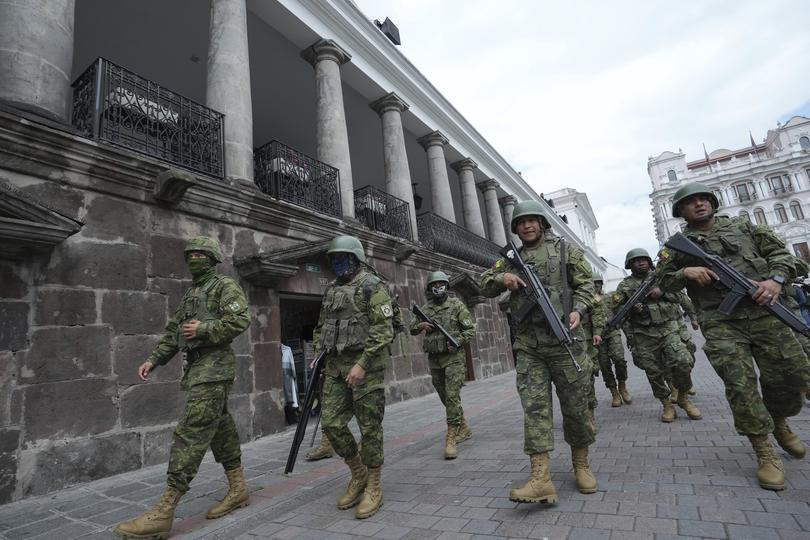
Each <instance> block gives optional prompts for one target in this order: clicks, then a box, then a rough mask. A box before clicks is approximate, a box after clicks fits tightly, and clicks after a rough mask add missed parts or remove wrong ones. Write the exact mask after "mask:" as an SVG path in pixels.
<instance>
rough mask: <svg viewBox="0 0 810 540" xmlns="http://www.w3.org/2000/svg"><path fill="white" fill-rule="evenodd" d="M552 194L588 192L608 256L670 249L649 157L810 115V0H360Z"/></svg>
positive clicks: (724, 142) (734, 138) (725, 144)
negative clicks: (662, 242)
mask: <svg viewBox="0 0 810 540" xmlns="http://www.w3.org/2000/svg"><path fill="white" fill-rule="evenodd" d="M356 3H357V5H358V6H359V7H360V9H361V10H362V11H363V12H364V13H365V14H366V15H367V16H368V17H369V18H371V19H379V20H384V19H385V17H386V16H387V17H390V18H391V20H392V21H393V22H394V23H395V24H396V25H397V26H398V27H399V30H400V35H401V38H402V46H401V50H402V52H403V53H404V54H405V55H406V56H407V57H408V59H409V60H410V61H411V62H412V63H413V64H414V65H415V66H416V67H417V68H418V69H419V70H420V71H421V72H422V73H423V74H424V75H425V76H426V77H427V78H428V79H429V80H430V81H431V82H432V83H433V84H434V85H435V86H436V87H437V88H438V89H439V91H440V92H442V93H443V94H444V95H445V96H446V97H447V98H448V99H449V100H450V101H451V102H452V103H453V105H454V106H455V107H456V108H457V109H458V110H459V111H460V112H461V113H462V114H463V115H464V116H465V117H466V118H467V119H468V120H469V121H470V122H471V123H472V124H473V125H474V126H475V128H476V129H477V130H478V131H479V132H480V133H481V134H483V135H484V137H486V138H487V140H489V141H490V143H492V145H493V146H494V147H495V148H496V150H498V152H500V153H501V155H503V156H504V157H505V158H506V159H507V160H508V161H509V162H510V163H511V164H512V166H513V167H514V168H515V169H516V170H518V171H522V173H523V177H524V178H525V179H526V180H527V181H528V182H529V183H530V184H531V186H532V187H533V188H534V189H535V191H537V192H538V193H541V192H545V193H548V192H551V191H554V190H556V189H559V188H563V187H571V188H575V189H577V190H579V191H583V192H585V193H587V194H588V198H589V199H590V202H591V206H592V207H593V209H594V211H595V213H596V218H597V220H598V221H599V229H598V230H597V232H596V238H597V244H598V249H599V253H600V255H602V256H603V257H605V258H606V259H608V260H609V261H611V262H613V263H623V262H624V254H625V253H626V252H627V250H629V249H630V248H632V247H637V246H642V247H645V248H647V249H648V250H650V251H651V252H654V251H657V249H658V243H657V241H656V239H655V233H654V230H653V222H652V214H651V211H650V204H649V193H650V191H651V185H650V180H649V177H648V176H647V167H646V165H647V158H648V156H651V155H652V156H657V155H658V154H660V153H661V152H663V151H664V150H673V151H677V150H678V148H682V149H683V150H684V152H686V158H687V160H690V161H691V160H693V159H699V158H702V157H703V147H702V145H703V143H705V144H706V148H707V149H708V150H709V152H711V151H712V150H714V149H716V148H730V149H735V148H741V147H744V146H747V145H749V135H748V132H749V130H751V132H752V133H753V135H754V138H755V140H756V141H757V142H761V141H762V140H763V138H764V137H765V134H766V132H767V130H768V129H770V128H773V127H775V126H776V122H777V121H778V120H782V121H785V120H786V119H788V118H790V117H791V116H792V115H794V114H804V115H807V116H810V1H807V0H769V1H767V2H764V1H741V0H735V1H725V0H713V1H707V0H701V1H693V2H674V1H667V2H663V1H647V0H645V1H642V0H639V1H616V0H611V1H609V2H605V1H592V2H591V1H587V2H586V1H543V2H540V1H534V0H522V1H521V0H499V1H497V2H492V1H491V0H463V1H455V0H356Z"/></svg>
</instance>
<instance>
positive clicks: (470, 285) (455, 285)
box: [449, 272, 487, 308]
mask: <svg viewBox="0 0 810 540" xmlns="http://www.w3.org/2000/svg"><path fill="white" fill-rule="evenodd" d="M449 285H450V289H451V290H452V291H454V292H456V293H457V294H458V295H459V296H460V297H461V299H462V300H463V301H464V303H465V304H467V307H470V308H472V307H474V306H476V305H478V304H483V303H484V302H486V300H487V299H486V298H484V296H483V295H482V294H481V287H479V286H478V282H477V281H476V280H475V279H474V278H473V277H472V276H470V275H469V274H468V273H466V272H461V273H460V274H456V275H455V276H452V277H450V283H449Z"/></svg>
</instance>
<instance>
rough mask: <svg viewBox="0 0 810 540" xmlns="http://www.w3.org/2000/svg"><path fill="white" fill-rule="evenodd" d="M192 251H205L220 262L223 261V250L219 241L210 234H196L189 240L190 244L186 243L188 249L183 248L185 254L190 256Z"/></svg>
mask: <svg viewBox="0 0 810 540" xmlns="http://www.w3.org/2000/svg"><path fill="white" fill-rule="evenodd" d="M192 251H199V252H201V253H205V254H206V255H208V256H209V257H211V258H212V259H214V261H216V262H218V263H221V262H222V261H223V257H222V251H220V249H219V242H217V241H216V240H214V239H213V238H211V237H210V236H195V237H194V238H192V239H191V240H189V241H188V244H186V249H184V250H183V254H185V255H186V256H188V254H189V253H190V252H192Z"/></svg>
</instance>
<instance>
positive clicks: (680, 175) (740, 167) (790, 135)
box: [647, 116, 810, 260]
mask: <svg viewBox="0 0 810 540" xmlns="http://www.w3.org/2000/svg"><path fill="white" fill-rule="evenodd" d="M647 173H648V174H649V176H650V181H651V182H652V187H653V191H652V193H651V194H650V199H651V204H652V211H653V218H654V220H655V233H656V236H657V237H658V242H659V243H661V244H663V243H664V242H665V241H666V240H667V238H669V237H670V236H671V235H672V234H674V233H675V232H677V231H679V230H681V227H682V226H683V223H684V222H683V220H681V219H678V218H673V217H672V203H671V200H672V196H673V195H674V194H675V191H677V189H678V187H680V186H681V185H683V184H684V183H686V182H695V181H697V182H703V183H704V184H706V185H708V186H709V187H710V188H711V189H712V191H713V192H714V194H715V195H716V196H717V199H718V200H719V201H720V213H722V214H725V215H729V216H742V217H744V218H746V219H748V220H750V221H752V222H754V223H758V224H767V225H769V226H770V227H772V228H773V229H774V230H775V231H776V232H777V233H778V234H779V236H781V237H782V238H783V239H784V240H785V242H786V243H787V245H788V247H789V248H790V249H792V251H793V252H794V253H795V254H796V255H798V256H799V257H802V258H803V259H805V260H810V248H808V242H810V223H808V221H807V216H808V212H810V206H808V205H810V119H808V118H805V117H803V116H794V117H793V118H791V119H790V120H789V121H788V122H787V123H785V124H777V127H776V128H775V129H772V130H769V131H768V135H767V136H766V137H765V140H764V142H762V143H756V142H755V141H754V138H753V136H752V137H751V145H750V146H747V147H745V148H741V149H739V150H726V149H719V150H714V151H713V152H706V153H705V155H704V157H703V159H699V160H696V161H689V162H687V161H686V156H685V155H684V154H683V152H681V151H680V150H679V151H678V152H669V151H667V152H663V153H662V154H661V155H659V156H658V157H655V158H653V157H650V158H649V161H648V162H647Z"/></svg>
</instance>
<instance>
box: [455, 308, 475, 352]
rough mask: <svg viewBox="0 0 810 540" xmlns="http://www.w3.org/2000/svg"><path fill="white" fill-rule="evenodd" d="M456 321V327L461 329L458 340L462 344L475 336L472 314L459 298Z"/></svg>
mask: <svg viewBox="0 0 810 540" xmlns="http://www.w3.org/2000/svg"><path fill="white" fill-rule="evenodd" d="M456 322H457V323H458V327H459V328H460V329H461V339H460V340H459V341H460V342H461V343H462V344H463V343H469V342H470V341H472V339H473V338H474V337H475V322H474V321H473V319H472V315H470V310H469V309H467V306H465V305H464V302H462V301H461V300H459V301H458V311H457V312H456Z"/></svg>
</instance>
